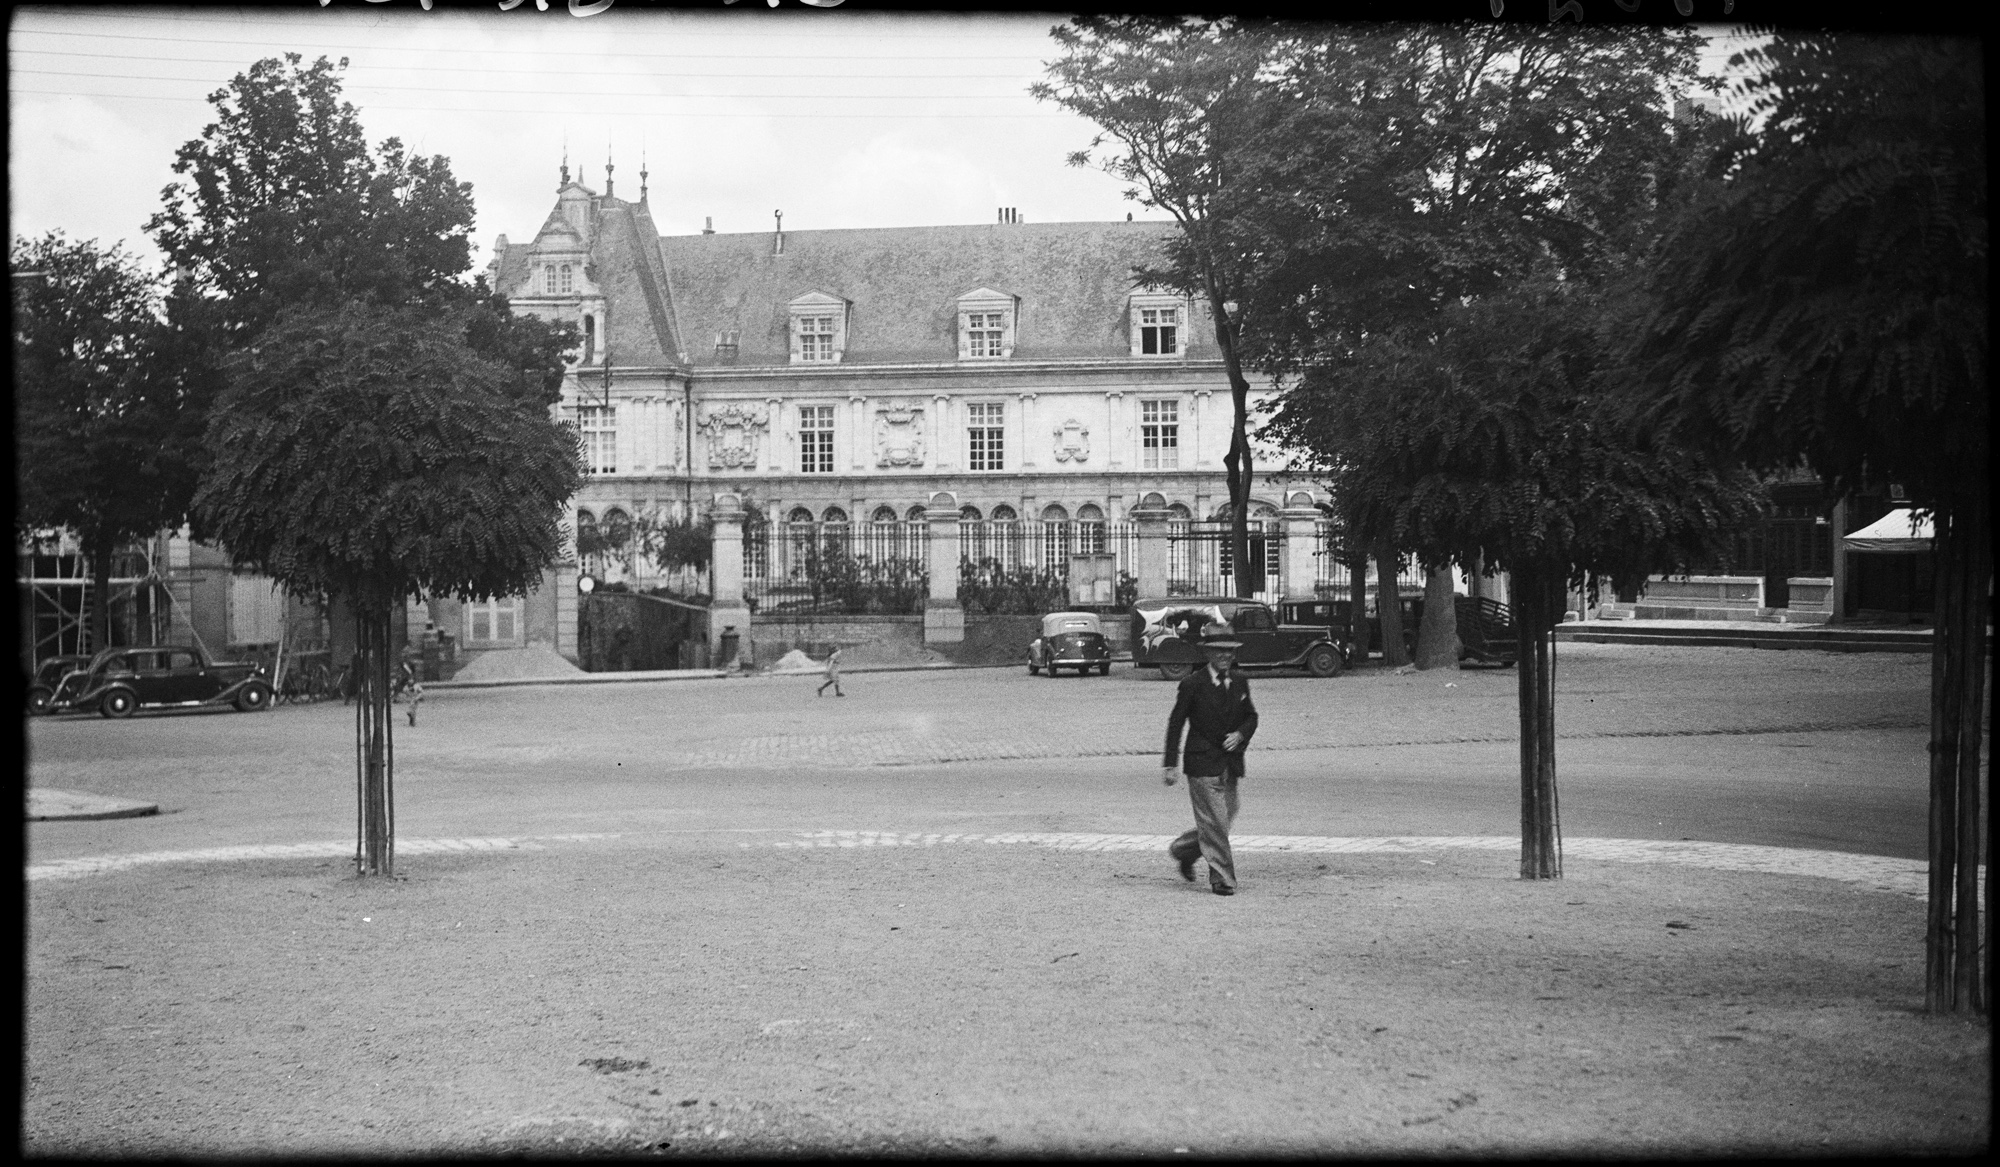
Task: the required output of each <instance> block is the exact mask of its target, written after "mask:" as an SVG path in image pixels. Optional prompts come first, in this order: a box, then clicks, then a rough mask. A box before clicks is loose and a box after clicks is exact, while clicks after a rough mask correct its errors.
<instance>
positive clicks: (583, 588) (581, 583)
mask: <svg viewBox="0 0 2000 1167" xmlns="http://www.w3.org/2000/svg"><path fill="white" fill-rule="evenodd" d="M596 587H597V581H596V580H594V579H592V578H590V577H589V576H587V575H580V576H577V577H576V590H577V591H579V592H582V593H583V594H584V595H586V596H587V595H589V594H590V593H591V591H592V590H593V589H595V588H596Z"/></svg>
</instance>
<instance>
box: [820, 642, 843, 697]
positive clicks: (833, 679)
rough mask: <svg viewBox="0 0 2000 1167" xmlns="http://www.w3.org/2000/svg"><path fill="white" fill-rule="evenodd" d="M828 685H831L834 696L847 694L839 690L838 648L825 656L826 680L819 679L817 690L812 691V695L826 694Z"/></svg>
mask: <svg viewBox="0 0 2000 1167" xmlns="http://www.w3.org/2000/svg"><path fill="white" fill-rule="evenodd" d="M828 685H832V686H833V695H834V696H836V697H845V696H847V694H845V693H843V692H841V691H840V650H839V649H838V648H836V649H834V650H833V652H832V653H831V654H830V655H829V656H828V657H827V658H826V680H824V681H821V682H820V683H819V692H817V693H814V694H813V696H815V697H824V696H826V687H827V686H828Z"/></svg>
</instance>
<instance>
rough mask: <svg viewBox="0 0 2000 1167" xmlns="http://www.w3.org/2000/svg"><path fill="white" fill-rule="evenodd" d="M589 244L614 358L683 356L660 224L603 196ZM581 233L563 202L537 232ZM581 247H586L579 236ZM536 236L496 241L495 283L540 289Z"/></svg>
mask: <svg viewBox="0 0 2000 1167" xmlns="http://www.w3.org/2000/svg"><path fill="white" fill-rule="evenodd" d="M591 213H592V215H593V217H594V222H593V224H592V228H591V233H590V242H589V244H588V256H587V262H588V264H589V267H588V269H587V270H588V271H589V273H590V279H591V282H592V283H593V284H595V285H596V287H597V289H598V290H599V291H600V292H601V293H602V294H603V296H604V304H605V316H606V319H607V321H608V324H607V331H606V334H605V337H604V344H605V345H606V346H607V351H608V352H609V353H610V354H611V359H612V361H613V362H615V363H616V364H619V365H625V366H646V367H658V366H662V365H678V364H680V363H681V357H680V352H681V342H680V331H679V329H678V328H677V326H676V324H675V321H674V298H673V293H672V290H671V287H670V285H669V283H668V280H667V272H666V268H665V267H664V266H663V264H662V263H661V260H660V252H659V248H658V247H657V246H647V245H646V244H647V242H648V241H654V240H657V239H659V237H660V231H659V228H658V227H656V226H654V225H653V217H652V215H651V214H650V213H648V212H647V210H646V208H645V206H644V205H642V204H639V203H628V202H626V201H624V200H623V199H615V198H606V199H599V200H597V202H596V205H595V207H594V208H593V209H592V212H591ZM551 235H556V236H560V237H567V238H577V232H576V231H575V230H574V229H573V228H572V227H571V226H570V225H569V224H568V223H567V222H565V221H564V220H563V218H562V211H561V208H560V207H558V208H557V210H556V211H554V212H553V213H552V214H551V215H550V217H549V221H548V222H546V223H544V224H543V225H542V229H541V231H539V232H537V233H536V240H537V243H539V242H540V241H541V240H543V239H546V238H548V237H549V236H551ZM577 245H578V246H579V247H583V246H584V244H583V243H582V240H581V239H580V238H579V239H578V244H577ZM536 246H537V245H536V244H519V243H510V244H505V245H504V246H497V247H496V249H495V254H494V262H493V266H492V267H491V268H490V269H489V270H491V271H492V272H493V287H494V288H495V289H496V290H498V291H500V292H502V293H505V294H507V295H534V294H535V293H534V291H533V289H532V286H531V285H530V280H531V278H532V275H533V273H532V272H531V271H530V270H529V269H530V267H531V265H532V261H533V257H534V254H535V251H536Z"/></svg>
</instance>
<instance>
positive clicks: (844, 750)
mask: <svg viewBox="0 0 2000 1167" xmlns="http://www.w3.org/2000/svg"><path fill="white" fill-rule="evenodd" d="M1928 724H1929V723H1928V722H1925V721H1918V720H1912V719H1909V718H1883V719H1879V720H1874V721H1854V720H1846V721H1802V722H1797V723H1794V724H1787V725H1760V726H1725V727H1721V728H1703V729H1670V728H1665V727H1658V728H1649V729H1643V730H1606V731H1588V730H1586V731H1581V732H1572V733H1561V732H1558V733H1557V734H1556V737H1557V739H1558V740H1561V741H1590V740H1593V739H1600V738H1649V737H1736V736H1743V735H1749V734H1776V733H1844V732H1852V731H1856V730H1880V729H1922V728H1924V727H1925V726H1926V725H1928ZM1055 737H1056V738H1057V739H1058V740H1051V737H1050V736H1040V737H1032V738H962V737H942V736H935V735H921V736H920V735H916V734H908V733H896V732H879V733H854V734H806V735H797V736H786V735H770V736H763V737H747V738H741V739H738V740H736V741H732V742H730V743H728V744H727V745H716V744H710V745H708V746H706V747H703V746H697V747H696V748H694V749H691V750H689V751H687V752H686V753H683V754H680V755H679V756H678V757H664V758H661V759H660V764H661V765H663V766H666V767H668V768H670V769H676V770H729V769H753V770H762V769H789V768H791V767H793V766H798V765H801V764H816V765H820V766H836V767H861V766H934V765H941V764H944V763H948V762H988V761H1001V760H1006V759H1014V758H1110V757H1144V756H1149V755H1153V754H1157V753H1159V752H1160V746H1159V743H1158V742H1157V741H1154V740H1152V739H1151V738H1148V739H1147V740H1146V741H1145V742H1144V743H1143V744H1142V743H1140V742H1137V741H1131V742H1105V741H1097V742H1088V741H1085V742H1079V741H1076V740H1075V739H1074V738H1063V737H1062V735H1055ZM1519 740H1520V738H1519V736H1518V734H1516V733H1513V732H1511V731H1496V732H1493V733H1483V734H1482V733H1474V734H1460V735H1456V736H1444V735H1438V736H1430V737H1421V736H1420V737H1397V738H1387V737H1385V738H1381V739H1369V738H1357V739H1352V740H1345V741H1317V742H1278V743H1266V742H1263V741H1259V742H1258V743H1257V748H1258V749H1259V750H1262V751H1265V752H1288V753H1289V752H1296V751H1300V750H1327V749H1364V748H1365V749H1383V748H1398V747H1404V746H1456V745H1480V744H1488V743H1494V742H1514V741H1519Z"/></svg>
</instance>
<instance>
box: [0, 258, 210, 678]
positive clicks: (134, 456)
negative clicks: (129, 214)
mask: <svg viewBox="0 0 2000 1167" xmlns="http://www.w3.org/2000/svg"><path fill="white" fill-rule="evenodd" d="M10 260H11V262H12V265H13V271H14V273H15V276H16V278H15V280H14V281H13V292H14V426H15V430H14V457H15V481H16V489H17V491H18V494H17V496H16V503H15V512H14V523H15V530H16V533H17V535H20V534H26V533H27V532H29V531H32V530H36V529H40V528H45V527H67V528H69V529H70V530H72V531H74V532H75V533H76V535H77V538H78V540H79V542H80V544H81V547H82V550H83V553H84V556H85V558H86V559H88V560H89V561H90V564H91V574H92V576H93V580H94V584H95V586H94V587H93V594H92V611H91V625H92V628H91V633H92V643H94V644H97V645H103V644H105V643H107V637H108V633H109V627H108V613H107V609H106V600H107V592H108V590H109V578H110V562H111V555H112V553H113V552H115V551H116V550H118V548H119V547H121V546H123V545H124V544H126V543H128V542H130V541H132V540H134V539H141V538H145V537H147V536H150V535H152V534H154V533H155V532H157V531H158V530H159V529H160V528H161V527H167V526H177V525H179V524H180V523H181V522H182V521H183V519H185V518H186V517H187V514H188V508H189V504H190V502H191V501H192V498H193V495H194V489H195V483H196V482H197V480H198V479H199V477H200V474H201V470H202V467H203V465H204V462H205V459H204V456H203V448H202V445H201V440H200V438H201V431H202V426H203V424H204V422H205V418H206V408H207V404H208V399H209V395H210V394H211V393H212V392H213V389H214V384H215V381H214V377H213V376H212V373H213V363H212V361H211V359H210V358H211V355H212V354H210V353H209V352H208V351H207V350H206V349H205V348H204V346H203V345H202V344H201V343H200V340H199V338H198V337H190V336H188V335H185V334H184V333H181V332H178V331H176V330H174V329H172V328H170V327H169V326H168V325H167V324H166V322H165V321H164V320H163V319H162V317H161V304H160V297H159V290H158V287H157V285H156V283H155V281H154V280H153V279H152V278H150V277H149V276H148V275H147V274H146V273H145V272H144V271H142V270H141V269H140V267H139V265H138V264H137V262H136V261H134V260H133V259H132V258H131V257H130V256H127V255H126V254H124V253H123V252H122V251H121V250H120V249H119V248H118V247H117V246H116V245H113V246H112V247H110V248H108V249H107V248H100V247H99V246H98V245H97V244H96V243H95V242H91V241H85V242H77V241H72V240H70V239H67V238H65V237H64V236H63V235H62V234H61V233H60V232H51V233H50V234H48V235H45V236H43V237H42V238H40V239H37V240H33V241H30V240H27V239H24V238H18V237H17V238H16V239H15V240H14V246H13V253H12V255H11V256H10Z"/></svg>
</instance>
